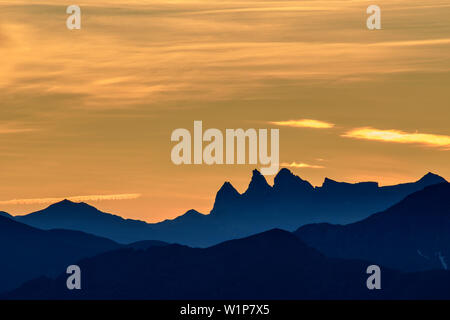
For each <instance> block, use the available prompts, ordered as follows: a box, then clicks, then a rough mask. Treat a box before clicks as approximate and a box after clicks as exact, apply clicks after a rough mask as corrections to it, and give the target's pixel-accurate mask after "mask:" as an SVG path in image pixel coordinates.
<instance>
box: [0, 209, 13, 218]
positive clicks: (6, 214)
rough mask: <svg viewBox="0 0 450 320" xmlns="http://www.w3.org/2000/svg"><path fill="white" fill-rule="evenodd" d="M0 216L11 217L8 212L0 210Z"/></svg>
mask: <svg viewBox="0 0 450 320" xmlns="http://www.w3.org/2000/svg"><path fill="white" fill-rule="evenodd" d="M0 217H6V218H10V219H11V218H13V217H12V216H11V215H10V214H9V213H8V212H5V211H0Z"/></svg>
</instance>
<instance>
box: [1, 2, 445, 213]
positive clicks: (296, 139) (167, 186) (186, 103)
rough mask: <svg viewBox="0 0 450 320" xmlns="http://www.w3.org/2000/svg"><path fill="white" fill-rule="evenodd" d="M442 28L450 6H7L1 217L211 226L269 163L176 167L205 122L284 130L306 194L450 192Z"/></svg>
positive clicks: (283, 152)
mask: <svg viewBox="0 0 450 320" xmlns="http://www.w3.org/2000/svg"><path fill="white" fill-rule="evenodd" d="M73 4H76V5H79V6H80V8H81V29H80V30H68V29H67V28H66V19H67V17H68V16H69V15H68V14H66V8H67V6H69V5H73ZM371 4H376V5H378V6H379V7H380V8H381V26H382V29H381V30H368V29H367V27H366V19H367V18H368V16H369V15H368V14H367V13H366V8H367V7H368V6H369V5H371ZM449 16H450V3H449V2H448V1H444V0H426V1H425V0H412V1H406V0H396V1H393V0H390V1H378V0H376V1H374V2H372V1H366V0H364V1H360V0H355V1H351V0H325V1H320V0H319V1H308V0H302V1H259V0H258V1H256V0H242V1H241V0H231V1H223V0H204V1H198V0H186V1H184V0H173V1H167V0H140V1H138V0H132V1H127V0H109V1H99V0H90V1H80V0H70V1H65V0H48V1H38V0H33V1H21V0H14V1H4V0H0V56H1V59H0V182H1V183H0V210H3V211H7V212H9V213H11V214H25V213H29V212H32V211H35V210H39V209H42V208H44V207H46V206H47V205H49V204H51V203H53V202H56V201H58V200H59V199H64V198H69V199H72V200H74V201H85V202H87V203H90V204H92V205H94V206H96V207H97V208H99V209H101V210H104V211H106V212H111V213H115V214H119V215H121V216H123V217H126V218H133V219H141V220H145V221H149V222H156V221H161V220H164V219H170V218H174V217H176V216H179V215H181V214H183V213H184V212H186V211H187V210H189V209H191V208H193V209H196V210H198V211H200V212H202V213H208V212H209V211H210V210H211V208H212V205H213V201H214V196H215V194H216V192H217V190H218V189H219V188H220V186H221V185H222V184H223V183H224V182H225V181H230V182H231V183H232V184H233V185H234V186H235V187H236V188H237V189H238V191H240V192H243V191H245V189H246V187H247V185H248V183H249V180H250V177H251V171H252V170H253V169H254V168H255V167H256V168H258V167H259V166H258V165H256V166H255V165H249V164H245V165H211V166H209V165H206V164H203V165H179V166H177V165H175V164H173V163H172V161H171V158H170V154H171V149H172V148H173V147H174V145H175V143H173V142H171V141H170V137H171V133H172V132H173V130H175V129H177V128H186V129H188V130H190V131H192V130H193V123H194V121H195V120H201V121H202V122H203V127H204V128H205V129H206V128H217V129H220V130H223V131H225V129H228V128H230V129H235V128H244V129H248V128H256V129H259V128H267V129H271V128H277V129H279V130H280V162H281V163H282V165H283V166H285V167H288V168H289V169H290V170H292V171H293V172H294V173H295V174H297V175H299V176H300V177H302V178H303V179H306V180H308V181H310V182H311V183H312V184H313V185H321V184H322V182H323V180H324V178H325V177H329V178H331V179H334V180H338V181H346V182H356V181H378V182H379V183H380V184H381V185H388V184H396V183H401V182H407V181H415V180H417V179H419V178H420V177H421V176H423V175H424V174H426V173H427V172H429V171H432V172H434V173H438V174H440V175H441V176H443V177H445V178H446V179H449V178H450V166H449V163H450V126H449V119H450V108H449V107H450V103H449V101H450V90H449V87H450V20H449V19H448V17H449ZM267 180H268V181H269V183H272V182H273V176H267Z"/></svg>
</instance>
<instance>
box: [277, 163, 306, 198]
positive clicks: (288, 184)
mask: <svg viewBox="0 0 450 320" xmlns="http://www.w3.org/2000/svg"><path fill="white" fill-rule="evenodd" d="M273 187H274V189H276V190H279V191H283V192H284V191H287V192H292V191H298V189H304V190H313V189H314V188H313V186H312V185H311V184H310V183H309V182H308V181H306V180H303V179H301V178H300V177H299V176H296V175H295V174H293V173H292V172H291V171H290V170H289V169H287V168H282V169H281V170H280V171H279V172H278V174H277V175H276V176H275V179H274V186H273Z"/></svg>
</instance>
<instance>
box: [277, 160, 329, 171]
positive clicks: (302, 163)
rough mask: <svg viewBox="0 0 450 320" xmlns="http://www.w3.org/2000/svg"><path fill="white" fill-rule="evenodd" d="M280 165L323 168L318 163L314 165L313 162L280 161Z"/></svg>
mask: <svg viewBox="0 0 450 320" xmlns="http://www.w3.org/2000/svg"><path fill="white" fill-rule="evenodd" d="M281 166H282V167H289V168H311V169H323V168H325V167H324V166H319V165H314V164H308V163H304V162H299V163H297V162H295V161H294V162H291V163H287V162H285V163H282V164H281Z"/></svg>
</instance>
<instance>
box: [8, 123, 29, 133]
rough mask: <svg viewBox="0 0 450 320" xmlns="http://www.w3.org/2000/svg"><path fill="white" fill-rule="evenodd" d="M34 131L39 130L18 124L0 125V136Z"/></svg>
mask: <svg viewBox="0 0 450 320" xmlns="http://www.w3.org/2000/svg"><path fill="white" fill-rule="evenodd" d="M33 131H37V129H35V128H29V127H25V126H23V125H18V124H17V123H5V124H0V134H9V133H23V132H33Z"/></svg>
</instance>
